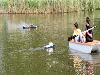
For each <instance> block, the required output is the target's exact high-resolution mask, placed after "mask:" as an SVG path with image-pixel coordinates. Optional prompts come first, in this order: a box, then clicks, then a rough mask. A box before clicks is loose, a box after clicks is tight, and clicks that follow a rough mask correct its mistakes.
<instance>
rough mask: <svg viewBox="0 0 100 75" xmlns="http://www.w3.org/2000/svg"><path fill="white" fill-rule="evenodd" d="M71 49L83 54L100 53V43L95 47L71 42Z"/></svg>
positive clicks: (94, 45)
mask: <svg viewBox="0 0 100 75" xmlns="http://www.w3.org/2000/svg"><path fill="white" fill-rule="evenodd" d="M69 48H70V49H73V50H77V51H80V52H83V53H92V52H100V44H98V43H95V44H93V45H88V44H86V43H85V44H80V43H75V42H69Z"/></svg>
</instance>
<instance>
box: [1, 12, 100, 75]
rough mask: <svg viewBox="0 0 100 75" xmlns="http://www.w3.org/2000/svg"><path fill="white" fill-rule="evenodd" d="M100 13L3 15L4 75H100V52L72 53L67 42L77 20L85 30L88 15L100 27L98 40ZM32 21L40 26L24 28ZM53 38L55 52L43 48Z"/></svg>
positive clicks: (97, 30) (99, 38)
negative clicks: (91, 53)
mask: <svg viewBox="0 0 100 75" xmlns="http://www.w3.org/2000/svg"><path fill="white" fill-rule="evenodd" d="M99 13H100V11H95V12H93V13H87V12H86V13H84V12H79V13H76V12H74V13H67V14H52V15H51V14H46V15H43V14H42V15H33V14H1V15H0V75H22V74H23V75H83V74H87V75H93V74H94V75H99V74H100V70H99V69H100V54H99V53H98V54H94V55H90V54H83V53H77V52H75V53H71V52H70V51H69V49H68V41H67V37H68V36H70V35H71V34H72V33H73V24H74V23H75V22H76V21H77V22H78V23H79V25H80V26H79V27H80V28H81V29H82V30H84V24H85V18H86V17H87V16H89V17H90V19H91V21H92V22H93V25H96V26H97V27H96V28H95V29H94V39H96V40H100V33H99V28H100V25H99V24H100V15H99ZM31 24H34V25H36V26H38V27H37V28H36V29H23V26H29V25H31ZM50 41H51V42H53V43H54V44H55V49H53V52H52V53H50V52H48V51H47V50H46V49H44V48H43V47H44V46H45V45H46V44H48V43H49V42H50ZM90 73H91V74H90Z"/></svg>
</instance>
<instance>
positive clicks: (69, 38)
mask: <svg viewBox="0 0 100 75" xmlns="http://www.w3.org/2000/svg"><path fill="white" fill-rule="evenodd" d="M94 28H96V26H94V27H92V28H90V29H88V30H85V31H83V32H81V34H83V33H85V32H88V31H89V30H92V29H94ZM79 35H80V34H79ZM79 35H73V36H70V37H68V41H71V40H72V39H74V38H75V37H77V36H79Z"/></svg>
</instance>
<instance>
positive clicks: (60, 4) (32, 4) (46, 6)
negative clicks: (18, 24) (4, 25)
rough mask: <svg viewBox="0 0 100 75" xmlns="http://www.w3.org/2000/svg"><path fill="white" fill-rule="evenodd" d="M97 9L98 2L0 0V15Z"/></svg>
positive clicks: (82, 0)
mask: <svg viewBox="0 0 100 75" xmlns="http://www.w3.org/2000/svg"><path fill="white" fill-rule="evenodd" d="M99 8H100V0H0V13H65V12H73V11H81V10H82V11H94V10H95V9H99Z"/></svg>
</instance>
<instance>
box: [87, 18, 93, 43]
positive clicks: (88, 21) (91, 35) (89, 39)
mask: <svg viewBox="0 0 100 75" xmlns="http://www.w3.org/2000/svg"><path fill="white" fill-rule="evenodd" d="M90 28H91V24H90V19H89V17H86V25H85V29H86V30H88V29H90ZM85 37H86V42H92V41H93V31H92V30H89V31H87V32H86V33H85Z"/></svg>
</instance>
